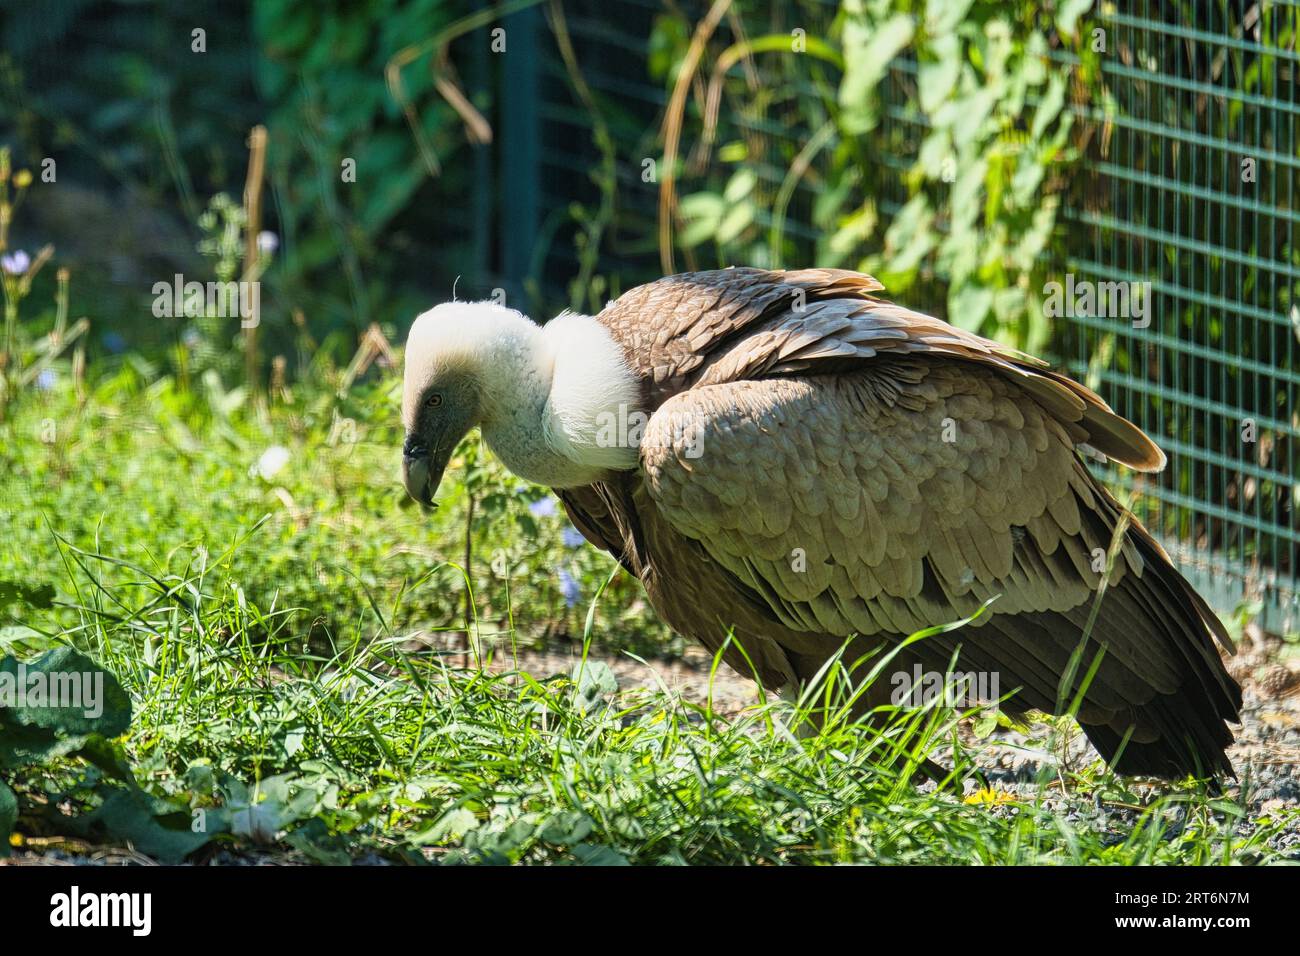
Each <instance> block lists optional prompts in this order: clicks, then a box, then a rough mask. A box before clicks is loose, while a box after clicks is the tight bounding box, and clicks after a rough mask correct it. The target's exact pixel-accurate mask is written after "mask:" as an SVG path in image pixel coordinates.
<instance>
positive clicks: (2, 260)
mask: <svg viewBox="0 0 1300 956" xmlns="http://www.w3.org/2000/svg"><path fill="white" fill-rule="evenodd" d="M31 264H32V258H31V256H29V255H28V254H27V253H25V252H23V251H22V250H21V249H15V250H14V251H13V252H11V253H10V254H9V255H7V256H0V269H4V271H5V272H7V273H9V274H10V275H11V276H20V275H23V274H24V273H25V272H27V267H28V266H30V265H31Z"/></svg>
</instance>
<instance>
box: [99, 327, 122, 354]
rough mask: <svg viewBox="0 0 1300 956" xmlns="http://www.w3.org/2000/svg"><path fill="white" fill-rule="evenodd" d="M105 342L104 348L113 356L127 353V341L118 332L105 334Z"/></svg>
mask: <svg viewBox="0 0 1300 956" xmlns="http://www.w3.org/2000/svg"><path fill="white" fill-rule="evenodd" d="M103 341H104V348H106V349H108V351H109V352H110V353H112V354H113V355H120V354H121V353H122V352H125V351H126V339H124V338H122V336H121V335H119V334H118V333H116V332H105V333H104V339H103Z"/></svg>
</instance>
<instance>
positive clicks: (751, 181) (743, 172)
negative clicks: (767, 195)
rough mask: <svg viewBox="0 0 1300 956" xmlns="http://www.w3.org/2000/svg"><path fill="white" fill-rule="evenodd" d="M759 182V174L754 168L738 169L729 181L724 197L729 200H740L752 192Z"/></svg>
mask: <svg viewBox="0 0 1300 956" xmlns="http://www.w3.org/2000/svg"><path fill="white" fill-rule="evenodd" d="M757 183H758V176H757V175H755V173H754V171H753V170H752V169H749V168H748V167H746V168H745V169H738V170H736V173H735V175H734V176H732V177H731V180H730V181H729V182H728V183H727V188H726V189H725V190H723V193H722V198H723V199H725V200H726V201H727V202H740V201H741V200H742V199H744V198H745V197H746V196H748V195H749V194H750V193H751V192H753V191H754V186H755V185H756V184H757Z"/></svg>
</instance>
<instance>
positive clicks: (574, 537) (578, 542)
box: [560, 525, 587, 548]
mask: <svg viewBox="0 0 1300 956" xmlns="http://www.w3.org/2000/svg"><path fill="white" fill-rule="evenodd" d="M560 540H561V541H563V542H564V546H565V547H566V548H581V547H582V546H583V544H584V543H585V542H586V540H587V539H586V538H584V537H583V536H582V532H581V531H579V530H578V529H577V528H575V527H574V526H573V525H565V528H564V530H563V531H561V532H560Z"/></svg>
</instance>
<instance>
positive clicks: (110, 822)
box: [76, 788, 212, 863]
mask: <svg viewBox="0 0 1300 956" xmlns="http://www.w3.org/2000/svg"><path fill="white" fill-rule="evenodd" d="M159 809H160V808H159V807H158V806H157V805H155V803H154V801H153V800H152V799H151V798H149V797H148V796H146V795H145V794H143V793H140V792H137V791H131V790H122V789H116V788H115V789H114V790H113V792H112V793H110V794H109V796H108V797H107V798H106V799H105V800H104V803H103V804H102V805H101V806H100V807H99V809H97V810H96V811H95V812H94V813H92V814H89V815H88V816H85V817H81V818H80V819H79V820H77V821H76V822H77V828H78V829H82V830H86V829H89V828H93V827H94V826H96V825H98V826H102V827H103V829H104V830H105V831H106V832H107V833H108V834H109V835H110V836H111V837H113V838H115V839H117V840H121V841H122V842H125V843H130V844H131V845H132V846H133V847H135V849H137V850H138V851H140V852H141V853H143V854H144V855H145V856H150V857H153V858H154V859H156V860H158V861H159V862H161V863H179V862H181V860H183V859H184V858H185V857H187V856H189V855H190V854H191V853H193V852H194V851H195V850H197V849H199V847H201V846H203V845H204V844H206V843H207V842H208V841H209V840H211V839H212V831H211V828H209V831H208V832H206V833H195V832H194V831H193V830H192V829H191V828H190V816H189V814H188V813H185V812H176V811H173V810H172V809H171V808H170V807H166V806H164V807H162V808H161V809H163V810H164V813H163V814H162V815H160V814H159V813H158V810H159ZM169 811H170V812H169ZM169 824H170V825H169Z"/></svg>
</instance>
